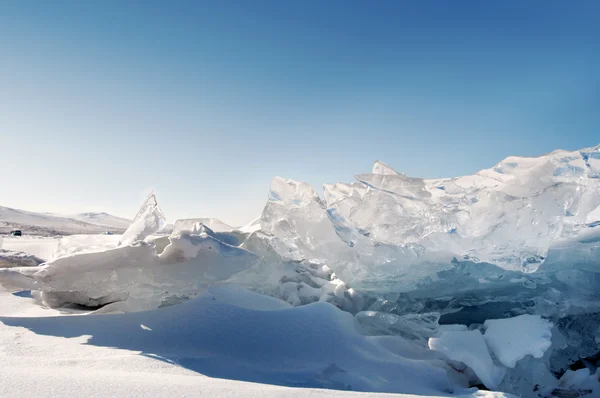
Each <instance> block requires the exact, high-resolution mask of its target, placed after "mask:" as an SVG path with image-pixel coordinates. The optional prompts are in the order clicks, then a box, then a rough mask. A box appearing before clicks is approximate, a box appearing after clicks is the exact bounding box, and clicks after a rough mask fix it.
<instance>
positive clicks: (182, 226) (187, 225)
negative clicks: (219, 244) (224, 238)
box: [172, 218, 235, 233]
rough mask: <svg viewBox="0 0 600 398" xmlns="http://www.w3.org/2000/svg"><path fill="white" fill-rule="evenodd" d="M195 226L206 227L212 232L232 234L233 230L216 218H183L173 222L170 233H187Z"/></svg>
mask: <svg viewBox="0 0 600 398" xmlns="http://www.w3.org/2000/svg"><path fill="white" fill-rule="evenodd" d="M196 224H203V225H206V226H207V227H208V228H210V229H211V230H212V231H214V232H232V231H234V230H235V228H233V227H232V226H229V225H227V224H225V223H224V222H223V221H221V220H218V219H216V218H185V219H181V220H177V221H175V225H174V226H173V231H172V232H173V233H180V232H189V231H191V230H192V229H193V228H194V226H195V225H196Z"/></svg>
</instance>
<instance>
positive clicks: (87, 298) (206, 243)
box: [0, 224, 259, 311]
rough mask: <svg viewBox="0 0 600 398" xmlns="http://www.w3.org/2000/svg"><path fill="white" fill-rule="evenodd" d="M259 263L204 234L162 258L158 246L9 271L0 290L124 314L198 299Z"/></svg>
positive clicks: (176, 242)
mask: <svg viewBox="0 0 600 398" xmlns="http://www.w3.org/2000/svg"><path fill="white" fill-rule="evenodd" d="M200 225H202V224H200ZM211 232H212V231H211ZM258 259H259V257H258V256H257V255H255V254H254V253H251V252H249V251H247V250H245V249H242V248H238V247H235V246H231V245H228V244H227V243H224V242H222V241H219V240H218V239H217V238H215V236H211V235H210V234H209V233H207V232H206V231H204V232H200V233H198V234H195V235H192V234H182V235H179V234H178V235H172V236H171V237H169V244H168V245H167V246H166V247H165V249H164V250H163V251H162V253H161V254H160V255H157V254H156V251H155V246H154V245H152V244H148V243H146V242H136V243H134V244H131V245H122V246H119V247H115V248H110V249H105V250H101V251H96V252H78V253H77V254H74V255H67V256H62V257H59V258H56V259H54V260H52V261H50V262H47V263H45V264H43V265H40V266H37V267H30V268H11V269H3V270H0V271H2V272H0V284H2V285H3V286H5V287H6V288H8V289H11V290H36V291H41V298H42V299H43V301H44V302H45V304H46V305H48V306H51V307H60V306H63V305H65V304H80V305H85V306H89V307H97V306H102V305H106V304H114V303H119V306H118V309H119V310H120V311H141V310H147V309H152V308H157V307H159V306H167V305H171V304H176V303H179V302H182V301H186V300H189V299H190V298H194V297H196V296H197V295H199V294H201V293H202V292H204V291H205V290H206V289H207V288H208V287H209V286H211V285H213V284H214V283H215V282H218V281H224V280H226V279H227V278H229V277H231V276H232V275H233V274H236V273H238V272H241V271H243V270H246V269H248V268H251V267H252V266H254V265H255V264H256V263H257V261H258ZM113 307H116V306H113Z"/></svg>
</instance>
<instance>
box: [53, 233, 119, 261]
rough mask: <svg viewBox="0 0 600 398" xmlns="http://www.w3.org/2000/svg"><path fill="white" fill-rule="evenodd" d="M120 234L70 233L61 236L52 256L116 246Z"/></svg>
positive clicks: (57, 256) (56, 256)
mask: <svg viewBox="0 0 600 398" xmlns="http://www.w3.org/2000/svg"><path fill="white" fill-rule="evenodd" d="M120 239H121V236H119V235H70V236H65V237H63V238H61V239H60V240H59V241H58V246H57V247H56V250H55V251H54V253H53V257H52V258H59V257H65V256H70V255H73V254H77V253H90V252H98V251H102V250H106V249H111V248H113V247H116V246H117V244H118V243H119V241H120Z"/></svg>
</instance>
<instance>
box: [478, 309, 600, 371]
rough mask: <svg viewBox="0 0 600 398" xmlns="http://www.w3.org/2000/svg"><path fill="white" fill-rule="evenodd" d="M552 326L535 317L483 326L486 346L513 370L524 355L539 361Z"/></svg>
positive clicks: (518, 318)
mask: <svg viewBox="0 0 600 398" xmlns="http://www.w3.org/2000/svg"><path fill="white" fill-rule="evenodd" d="M552 326H553V325H552V323H551V322H549V321H547V320H545V319H542V317H541V316H539V315H527V314H525V315H520V316H517V317H514V318H508V319H488V320H487V321H485V323H484V324H483V327H484V328H485V336H484V337H485V341H486V342H487V345H488V346H489V347H490V350H491V351H492V352H493V353H494V355H495V356H496V358H498V360H499V361H500V363H502V365H504V366H506V367H507V368H514V367H515V365H516V364H517V361H519V360H521V359H523V358H524V357H525V356H526V355H532V356H533V357H534V358H538V359H539V358H542V357H543V356H544V353H545V352H546V350H548V348H550V345H551V344H552V342H551V339H552ZM598 326H600V325H598Z"/></svg>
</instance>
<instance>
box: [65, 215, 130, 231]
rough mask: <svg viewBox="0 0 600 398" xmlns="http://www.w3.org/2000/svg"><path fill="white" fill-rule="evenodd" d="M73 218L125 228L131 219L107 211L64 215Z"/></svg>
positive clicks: (109, 226) (110, 226)
mask: <svg viewBox="0 0 600 398" xmlns="http://www.w3.org/2000/svg"><path fill="white" fill-rule="evenodd" d="M66 217H68V218H72V219H73V220H77V221H82V222H86V223H89V224H95V225H103V226H107V227H108V228H111V229H115V228H116V229H123V230H125V229H127V228H128V227H129V226H130V225H131V220H128V219H126V218H122V217H117V216H113V215H110V214H107V213H79V214H73V215H68V216H66Z"/></svg>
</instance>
